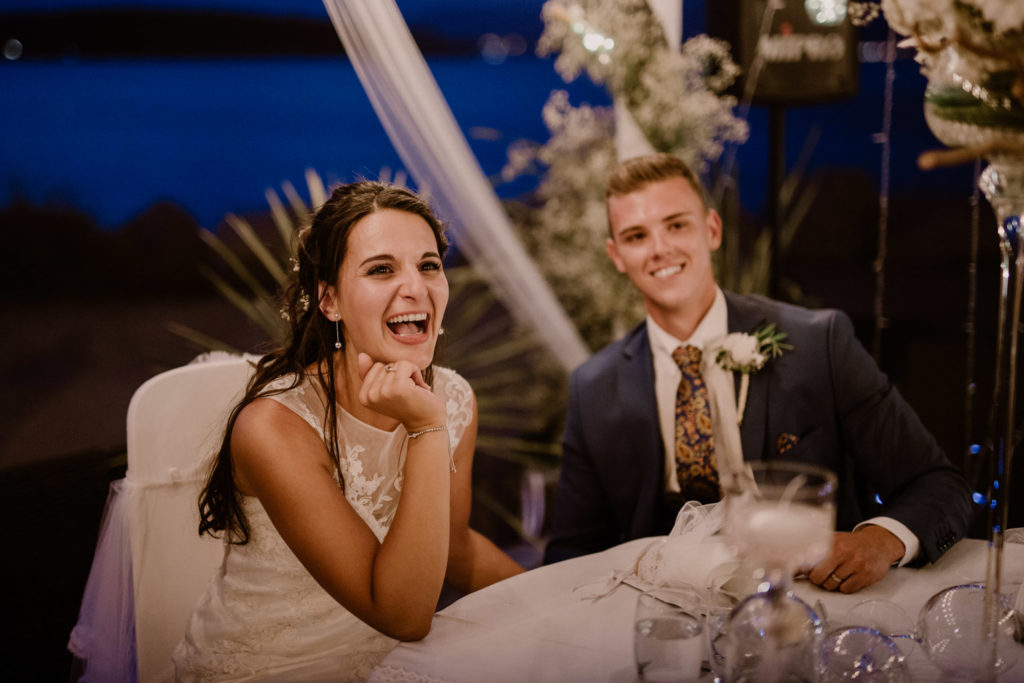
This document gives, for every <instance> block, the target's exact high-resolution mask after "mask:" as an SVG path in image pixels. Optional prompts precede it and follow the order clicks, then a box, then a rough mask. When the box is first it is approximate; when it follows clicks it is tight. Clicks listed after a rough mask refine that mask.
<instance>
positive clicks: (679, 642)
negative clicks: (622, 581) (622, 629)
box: [633, 592, 705, 683]
mask: <svg viewBox="0 0 1024 683" xmlns="http://www.w3.org/2000/svg"><path fill="white" fill-rule="evenodd" d="M702 632H703V630H702V628H701V620H700V619H699V618H698V617H696V616H694V615H693V614H691V613H690V612H688V611H687V610H685V609H684V608H682V607H680V606H678V605H676V604H673V603H672V602H669V601H668V599H666V596H665V595H661V596H659V594H658V593H655V592H652V593H641V594H640V595H639V597H637V601H636V617H635V619H634V625H633V645H634V654H635V656H636V670H637V673H638V674H639V676H640V680H641V681H645V682H649V683H669V682H671V683H693V682H695V681H697V680H698V679H699V678H700V665H701V660H702V659H703V656H704V642H705V641H704V638H703V637H702Z"/></svg>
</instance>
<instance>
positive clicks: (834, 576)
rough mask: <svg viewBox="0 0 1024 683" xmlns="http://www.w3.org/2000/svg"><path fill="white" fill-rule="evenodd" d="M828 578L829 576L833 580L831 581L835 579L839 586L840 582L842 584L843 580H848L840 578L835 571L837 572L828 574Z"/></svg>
mask: <svg viewBox="0 0 1024 683" xmlns="http://www.w3.org/2000/svg"><path fill="white" fill-rule="evenodd" d="M828 578H829V580H831V581H835V582H836V585H837V586H838V585H839V584H841V583H842V582H843V581H845V580H846V579H840V578H839V577H838V576H836V573H835V572H832V573H831V574H829V575H828Z"/></svg>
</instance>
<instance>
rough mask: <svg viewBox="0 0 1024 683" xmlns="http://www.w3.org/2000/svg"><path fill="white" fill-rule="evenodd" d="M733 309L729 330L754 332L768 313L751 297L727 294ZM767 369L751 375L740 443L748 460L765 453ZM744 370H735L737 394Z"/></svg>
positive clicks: (730, 308)
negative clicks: (739, 371) (741, 373)
mask: <svg viewBox="0 0 1024 683" xmlns="http://www.w3.org/2000/svg"><path fill="white" fill-rule="evenodd" d="M725 303H726V307H727V308H728V310H729V332H730V333H732V332H742V333H746V334H752V333H753V331H754V330H755V329H756V328H757V327H758V326H759V325H761V324H763V323H764V322H765V317H764V313H763V312H762V311H761V309H760V308H759V307H758V306H757V305H756V304H755V303H754V302H753V301H752V300H751V299H749V298H745V297H740V296H737V295H735V294H731V293H729V292H726V293H725ZM766 370H767V369H763V370H762V371H761V372H754V373H752V374H751V375H750V384H749V386H748V389H747V405H746V410H745V411H744V413H743V423H742V424H741V425H740V443H741V444H742V446H743V459H744V460H745V461H751V460H761V459H762V456H763V453H764V441H765V432H766V430H767V428H768V400H769V394H770V384H771V382H770V381H769V376H770V373H769V372H767V371H766ZM740 377H741V375H740V373H738V372H734V373H733V379H734V381H735V387H736V397H737V398H739V394H740Z"/></svg>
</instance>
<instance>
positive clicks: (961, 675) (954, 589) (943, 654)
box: [918, 583, 1022, 681]
mask: <svg viewBox="0 0 1024 683" xmlns="http://www.w3.org/2000/svg"><path fill="white" fill-rule="evenodd" d="M998 597H999V600H998V604H997V610H998V612H997V615H996V640H995V642H994V643H992V642H990V641H989V640H988V638H986V636H985V631H986V629H985V628H984V626H983V625H984V623H985V618H984V603H985V586H984V584H980V583H969V584H963V585H960V586H951V587H950V588H945V589H943V590H941V591H939V592H938V593H936V594H935V595H933V596H932V597H931V598H929V599H928V602H926V603H925V604H924V607H922V608H921V614H920V616H919V617H918V630H919V631H920V635H921V645H922V646H923V647H924V649H925V652H927V653H928V657H929V658H931V660H932V663H934V664H935V666H937V667H938V668H939V669H941V670H942V671H943V672H944V673H945V674H946V676H947V677H948V678H952V679H954V680H972V681H973V680H982V679H984V678H986V676H987V675H988V674H989V673H996V674H1001V673H1003V672H1005V671H1008V670H1009V669H1010V668H1011V667H1013V665H1014V664H1015V663H1016V662H1017V659H1018V658H1019V657H1020V653H1021V649H1022V646H1021V642H1020V639H1021V627H1020V624H1019V623H1018V621H1017V614H1016V613H1015V612H1014V610H1013V604H1012V601H1011V599H1010V597H1009V596H1007V595H1006V594H1001V595H999V596H998Z"/></svg>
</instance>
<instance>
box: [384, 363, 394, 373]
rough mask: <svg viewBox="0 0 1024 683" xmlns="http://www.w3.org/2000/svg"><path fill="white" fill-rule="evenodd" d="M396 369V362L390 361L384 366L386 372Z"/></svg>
mask: <svg viewBox="0 0 1024 683" xmlns="http://www.w3.org/2000/svg"><path fill="white" fill-rule="evenodd" d="M394 371H395V364H394V363H388V364H387V365H385V366H384V372H394Z"/></svg>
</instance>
